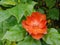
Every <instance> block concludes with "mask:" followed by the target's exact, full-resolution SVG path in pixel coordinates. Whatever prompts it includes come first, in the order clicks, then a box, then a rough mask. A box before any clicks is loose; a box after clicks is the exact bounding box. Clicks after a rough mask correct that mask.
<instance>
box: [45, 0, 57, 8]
mask: <svg viewBox="0 0 60 45" xmlns="http://www.w3.org/2000/svg"><path fill="white" fill-rule="evenodd" d="M45 2H46V6H47V7H49V8H52V7H53V6H54V5H55V3H56V0H50V1H49V0H45Z"/></svg>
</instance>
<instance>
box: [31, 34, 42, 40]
mask: <svg viewBox="0 0 60 45" xmlns="http://www.w3.org/2000/svg"><path fill="white" fill-rule="evenodd" d="M31 35H32V37H33V38H34V39H36V40H39V39H41V38H42V37H43V34H37V35H34V34H31Z"/></svg>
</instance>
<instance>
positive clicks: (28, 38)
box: [17, 36, 41, 45]
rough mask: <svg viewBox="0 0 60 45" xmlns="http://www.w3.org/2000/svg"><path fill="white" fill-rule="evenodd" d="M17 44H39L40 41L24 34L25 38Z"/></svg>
mask: <svg viewBox="0 0 60 45" xmlns="http://www.w3.org/2000/svg"><path fill="white" fill-rule="evenodd" d="M17 45H41V42H40V41H39V40H34V39H33V38H31V37H30V36H26V37H25V39H24V40H23V41H21V42H19V43H18V44H17Z"/></svg>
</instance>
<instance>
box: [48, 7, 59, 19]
mask: <svg viewBox="0 0 60 45" xmlns="http://www.w3.org/2000/svg"><path fill="white" fill-rule="evenodd" d="M48 17H49V18H51V19H53V20H59V10H58V9H56V8H53V9H50V10H49V11H48Z"/></svg>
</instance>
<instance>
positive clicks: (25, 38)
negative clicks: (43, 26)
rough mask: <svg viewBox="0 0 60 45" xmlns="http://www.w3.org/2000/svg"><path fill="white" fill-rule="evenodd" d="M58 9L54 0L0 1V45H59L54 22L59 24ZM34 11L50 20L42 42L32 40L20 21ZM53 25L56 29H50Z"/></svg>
mask: <svg viewBox="0 0 60 45" xmlns="http://www.w3.org/2000/svg"><path fill="white" fill-rule="evenodd" d="M58 8H59V7H58V4H57V3H56V0H0V45H60V28H59V26H58V25H57V23H56V22H54V21H55V20H57V22H58V23H59V9H58ZM35 11H38V12H40V13H43V14H44V13H45V14H46V15H47V20H50V21H49V23H48V25H47V27H49V26H50V29H49V28H48V32H47V34H46V35H45V36H44V37H43V38H42V40H35V39H33V38H32V37H31V36H30V35H29V34H28V33H27V32H26V31H25V29H24V28H23V27H22V20H24V19H26V17H27V16H29V15H31V13H32V12H35ZM51 19H52V20H51ZM47 22H48V21H47ZM55 23H56V25H57V26H58V29H55V28H51V27H55ZM59 24H60V23H59ZM57 26H56V27H57ZM57 30H58V31H57Z"/></svg>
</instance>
